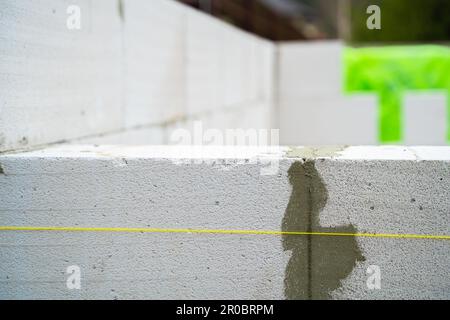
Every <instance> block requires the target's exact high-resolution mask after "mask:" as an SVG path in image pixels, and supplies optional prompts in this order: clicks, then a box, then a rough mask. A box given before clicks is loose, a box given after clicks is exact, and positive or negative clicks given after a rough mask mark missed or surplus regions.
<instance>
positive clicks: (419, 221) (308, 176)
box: [0, 145, 450, 299]
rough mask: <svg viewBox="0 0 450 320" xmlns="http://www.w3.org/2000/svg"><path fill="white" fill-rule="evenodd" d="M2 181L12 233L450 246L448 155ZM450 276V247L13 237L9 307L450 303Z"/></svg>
mask: <svg viewBox="0 0 450 320" xmlns="http://www.w3.org/2000/svg"><path fill="white" fill-rule="evenodd" d="M199 159H203V160H202V161H200V160H199ZM258 159H259V162H258V161H257V160H258ZM263 160H264V161H263ZM268 160H271V161H276V163H277V164H278V165H279V170H278V172H274V174H272V175H261V170H260V169H261V166H262V165H263V163H264V162H265V161H268ZM265 163H267V162H265ZM0 166H1V174H0V198H1V199H2V201H1V204H0V211H1V212H2V214H1V215H0V225H1V226H65V227H70V226H74V227H76V226H78V227H143V228H146V227H148V228H182V229H185V228H189V229H227V230H235V229H241V230H242V229H243V230H273V231H320V232H350V233H355V232H358V233H361V232H362V233H377V234H380V233H394V234H422V235H450V212H449V208H450V148H449V147H414V148H407V147H399V146H386V147H347V148H346V147H336V148H324V149H321V148H304V147H298V148H287V147H282V148H262V147H256V148H251V147H209V148H208V147H203V148H201V147H198V148H197V147H189V146H185V147H169V146H160V147H125V146H98V147H96V146H69V145H62V146H58V147H51V148H46V149H43V150H37V151H33V152H25V153H15V154H3V155H1V156H0ZM71 265H78V266H79V267H80V268H81V289H80V290H68V289H67V287H66V279H67V276H68V275H67V274H66V273H65V272H66V268H67V267H68V266H71ZM370 265H377V266H379V267H380V270H381V289H380V290H369V289H368V287H367V286H366V281H367V279H368V277H369V275H367V274H366V270H367V268H368V267H369V266H370ZM449 266H450V246H449V243H448V240H432V239H396V238H392V239H385V238H363V237H353V236H350V237H342V238H337V237H330V238H329V237H324V236H310V235H309V236H292V235H282V236H281V235H249V234H246V235H244V234H207V233H205V234H197V233H178V234H172V233H170V234H168V233H126V232H124V233H120V232H118V233H117V232H98V233H96V232H67V231H53V232H49V231H0V297H1V298H3V299H12V298H19V299H24V298H62V299H72V298H83V299H93V298H102V299H115V298H119V299H129V298H138V299H139V298H174V299H175V298H179V299H181V298H187V299H194V298H208V299H209V298H210V299H213V298H218V299H221V298H224V299H239V298H242V299H246V298H267V299H276V298H279V299H282V298H290V299H297V298H298V299H311V298H312V299H346V298H355V299H359V298H366V299H381V298H387V299H422V298H423V299H449V298H450V281H449V279H450V269H449Z"/></svg>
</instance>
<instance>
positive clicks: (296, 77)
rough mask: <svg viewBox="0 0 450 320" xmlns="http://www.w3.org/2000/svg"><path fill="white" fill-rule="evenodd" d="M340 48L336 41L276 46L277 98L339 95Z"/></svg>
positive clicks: (340, 82) (340, 43)
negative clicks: (277, 51)
mask: <svg viewBox="0 0 450 320" xmlns="http://www.w3.org/2000/svg"><path fill="white" fill-rule="evenodd" d="M343 48H344V45H343V43H342V42H339V41H323V42H321V41H319V42H309V43H296V42H294V43H280V44H279V45H278V50H279V61H278V64H279V66H278V67H279V84H278V88H279V89H278V90H279V92H280V95H281V96H282V95H283V94H285V93H286V94H289V93H292V92H295V93H296V94H298V95H306V96H313V97H321V96H323V95H333V96H336V95H339V94H340V93H341V92H342V81H343V75H342V59H341V54H342V50H343Z"/></svg>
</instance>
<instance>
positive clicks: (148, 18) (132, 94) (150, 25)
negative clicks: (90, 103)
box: [123, 0, 188, 127]
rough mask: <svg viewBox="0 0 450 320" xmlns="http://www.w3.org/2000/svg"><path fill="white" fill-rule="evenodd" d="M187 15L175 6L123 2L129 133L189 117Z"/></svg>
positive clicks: (160, 2)
mask: <svg viewBox="0 0 450 320" xmlns="http://www.w3.org/2000/svg"><path fill="white" fill-rule="evenodd" d="M187 11H188V9H187V8H186V7H185V6H183V5H180V4H178V3H176V2H175V1H167V0H152V1H136V0H124V1H123V12H124V22H123V25H124V31H123V32H124V49H123V51H124V55H125V61H124V64H125V68H126V72H125V74H124V77H125V95H126V108H125V117H126V126H127V127H133V126H137V125H148V124H160V123H162V122H165V121H167V120H170V119H172V118H174V117H177V116H180V115H182V114H183V113H184V112H185V110H184V109H185V86H186V75H185V73H186V48H185V46H186V43H185V42H186V14H187Z"/></svg>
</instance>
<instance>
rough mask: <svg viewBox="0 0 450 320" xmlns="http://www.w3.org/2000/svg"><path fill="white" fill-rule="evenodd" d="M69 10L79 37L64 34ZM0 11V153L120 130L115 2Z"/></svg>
mask: <svg viewBox="0 0 450 320" xmlns="http://www.w3.org/2000/svg"><path fill="white" fill-rule="evenodd" d="M70 5H76V6H78V7H79V8H80V14H81V15H80V19H81V20H80V22H81V24H80V27H81V29H80V30H76V29H75V30H73V29H68V27H67V20H68V18H69V17H70V16H71V15H70V14H68V13H67V9H68V7H69V6H70ZM0 11H1V13H2V19H1V21H0V38H1V42H2V45H1V46H0V60H1V61H2V64H1V67H0V96H1V103H0V114H1V117H0V151H4V150H11V149H17V148H23V147H28V146H33V145H39V144H45V143H49V142H55V141H61V140H65V139H71V138H77V137H81V136H87V135H92V134H96V133H101V132H105V131H111V130H117V129H118V128H120V127H121V126H122V113H121V110H122V105H121V101H122V99H121V92H122V90H121V84H122V79H121V76H122V69H121V63H120V57H121V51H122V45H121V31H120V29H121V22H120V17H119V13H118V7H117V2H115V1H108V0H99V1H88V0H75V1H67V0H64V1H55V0H45V1H30V0H19V1H9V0H8V1H2V2H1V3H0ZM106 115H108V116H106Z"/></svg>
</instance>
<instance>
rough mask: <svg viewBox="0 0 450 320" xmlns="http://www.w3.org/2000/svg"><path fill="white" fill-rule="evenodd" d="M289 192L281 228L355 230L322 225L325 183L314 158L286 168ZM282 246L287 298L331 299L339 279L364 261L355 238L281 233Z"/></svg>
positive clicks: (337, 286)
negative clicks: (286, 259) (285, 254)
mask: <svg viewBox="0 0 450 320" xmlns="http://www.w3.org/2000/svg"><path fill="white" fill-rule="evenodd" d="M288 174H289V182H290V184H291V185H292V193H291V197H290V199H289V204H288V206H287V208H286V212H285V215H284V217H283V221H282V230H283V231H306V232H342V233H356V232H357V230H356V228H355V227H354V226H353V225H346V226H339V227H333V228H331V227H330V228H327V227H321V226H320V224H319V213H320V211H321V210H322V209H323V208H324V207H325V204H326V202H327V200H328V193H327V189H326V185H325V183H324V182H323V180H322V178H321V177H320V175H319V173H318V172H317V170H316V167H315V162H314V160H305V161H302V162H300V161H297V162H295V163H293V164H292V166H291V167H290V169H289V171H288ZM282 241H283V249H284V250H285V251H291V258H290V260H289V262H288V265H287V267H286V271H285V279H284V287H285V297H286V298H287V299H321V300H322V299H330V298H331V296H330V293H331V292H332V291H333V290H335V289H337V288H339V287H340V285H341V280H343V279H345V278H346V277H347V276H348V275H349V274H350V273H351V271H352V270H353V268H354V267H355V265H356V262H357V261H364V260H365V259H364V257H363V255H362V254H361V251H360V249H359V247H358V244H357V242H356V239H355V237H328V236H310V235H307V236H295V235H294V236H293V235H284V236H283V239H282Z"/></svg>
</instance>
